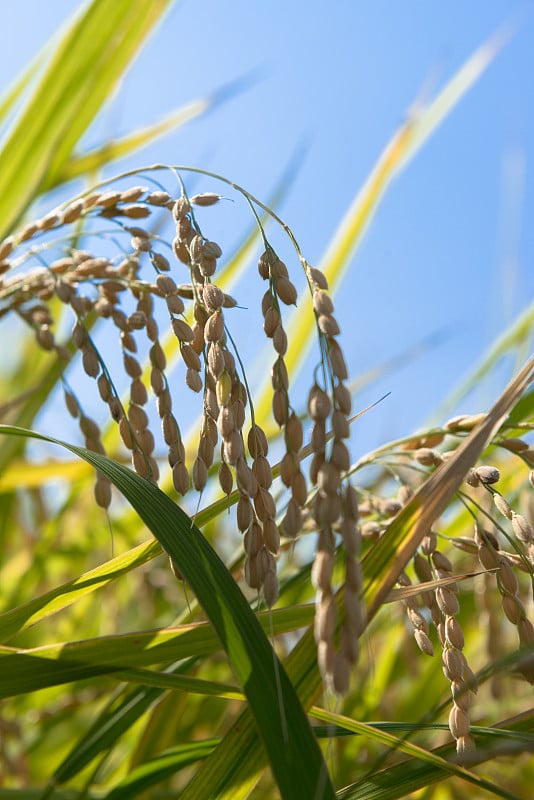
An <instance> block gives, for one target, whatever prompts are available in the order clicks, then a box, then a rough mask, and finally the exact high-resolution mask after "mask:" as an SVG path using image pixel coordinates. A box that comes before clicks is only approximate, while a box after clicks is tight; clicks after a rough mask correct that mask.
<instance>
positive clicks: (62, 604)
mask: <svg viewBox="0 0 534 800" xmlns="http://www.w3.org/2000/svg"><path fill="white" fill-rule="evenodd" d="M160 553H161V547H160V546H159V544H158V543H157V542H154V541H151V542H145V543H143V544H140V545H138V546H137V547H134V548H132V549H131V550H129V551H128V552H127V553H124V554H123V555H120V556H117V558H113V559H111V560H110V561H108V562H106V563H105V564H102V565H101V566H99V567H97V568H96V569H93V570H90V571H89V572H86V573H84V574H83V575H80V576H79V577H78V578H75V579H74V580H72V581H68V582H67V583H64V584H62V585H61V586H57V587H56V588H54V589H51V590H50V591H49V592H45V593H44V594H42V595H39V596H38V597H35V598H33V599H32V600H29V601H28V602H27V603H24V604H23V605H21V606H17V607H16V608H11V609H10V610H9V611H5V612H4V613H3V614H0V641H2V642H6V641H8V640H9V639H10V638H11V637H12V636H15V635H16V634H17V633H20V632H21V631H24V630H26V629H27V628H29V627H31V626H32V625H35V624H37V623H38V622H40V621H41V620H43V619H47V618H48V617H49V616H50V615H51V614H56V613H57V612H58V611H61V610H62V609H65V608H68V606H70V605H72V603H75V602H76V601H77V600H79V599H80V598H81V597H85V596H86V595H88V594H90V593H91V592H94V591H96V589H98V588H101V587H103V586H106V585H107V584H108V583H109V582H110V581H113V580H115V579H116V578H118V577H120V576H121V575H124V574H125V573H127V572H129V571H130V570H132V569H135V568H136V567H138V566H140V565H141V564H145V563H146V562H147V561H150V560H151V559H152V558H155V557H156V556H157V555H159V554H160Z"/></svg>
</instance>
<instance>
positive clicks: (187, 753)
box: [104, 739, 220, 800]
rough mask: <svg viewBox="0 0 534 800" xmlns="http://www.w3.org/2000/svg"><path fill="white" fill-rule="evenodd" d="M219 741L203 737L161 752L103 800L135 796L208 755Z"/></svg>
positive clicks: (133, 772)
mask: <svg viewBox="0 0 534 800" xmlns="http://www.w3.org/2000/svg"><path fill="white" fill-rule="evenodd" d="M219 741H220V740H219V739H204V740H203V741H202V742H191V743H190V744H182V745H179V746H178V747H174V748H172V750H168V751H166V752H165V753H162V754H161V755H159V756H157V758H154V759H152V760H150V761H148V762H146V763H145V764H143V765H142V766H140V767H137V768H136V769H134V770H133V771H132V772H130V774H129V775H128V777H127V778H125V779H124V780H122V781H121V782H120V783H119V784H118V785H117V786H115V787H114V788H113V789H112V790H111V791H110V792H108V794H106V795H104V800H129V798H130V797H137V795H139V794H140V793H141V792H142V791H144V790H146V789H148V788H149V787H150V786H154V785H155V784H157V783H159V782H160V781H162V780H164V779H165V778H167V777H169V776H170V775H174V774H175V773H176V772H178V771H179V770H181V769H183V768H184V767H187V766H189V765H190V764H196V763H197V761H200V760H201V759H204V758H206V757H207V756H209V755H210V753H212V752H213V749H214V747H216V746H217V744H218V743H219Z"/></svg>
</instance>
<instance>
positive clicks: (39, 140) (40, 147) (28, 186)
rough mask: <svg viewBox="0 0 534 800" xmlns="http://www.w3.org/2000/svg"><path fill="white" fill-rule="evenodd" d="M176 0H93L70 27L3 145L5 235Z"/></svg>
mask: <svg viewBox="0 0 534 800" xmlns="http://www.w3.org/2000/svg"><path fill="white" fill-rule="evenodd" d="M169 2H170V0H114V2H113V3H110V2H109V0H93V2H92V3H91V4H90V5H89V6H87V7H85V9H84V11H83V13H82V14H79V15H78V16H77V17H76V18H75V19H74V21H73V23H72V24H71V25H70V26H69V28H68V29H67V31H66V33H65V35H64V36H63V39H62V41H61V42H60V44H59V46H58V48H57V50H56V52H55V54H54V57H53V58H52V60H51V62H50V64H49V65H48V67H47V69H46V70H45V72H44V75H43V76H42V79H41V81H40V82H39V84H38V86H37V87H36V89H35V91H34V93H33V96H32V97H31V99H30V101H29V102H28V103H27V104H26V106H25V108H24V111H23V112H22V114H21V115H20V117H19V119H18V120H17V122H16V124H15V125H14V126H13V129H12V131H11V133H10V136H9V138H8V139H7V141H6V142H5V145H4V147H3V149H2V151H1V152H0V220H1V222H0V238H2V237H3V236H5V235H6V233H9V232H10V231H11V230H12V229H13V226H14V225H15V224H16V223H17V221H18V220H19V219H20V217H21V216H22V214H23V213H24V212H25V210H26V209H27V207H28V205H29V204H30V203H31V202H32V201H33V200H34V199H35V197H36V195H37V194H38V193H39V191H41V189H42V187H43V186H45V185H46V184H49V185H50V184H51V183H53V182H54V180H55V176H57V175H58V174H59V173H60V171H61V170H62V169H63V166H64V164H65V162H66V161H67V160H68V158H69V157H70V155H71V152H72V150H73V148H74V146H75V145H76V143H77V142H78V141H79V140H80V138H81V136H82V135H83V133H84V132H85V130H86V129H87V127H88V125H89V123H90V122H91V121H92V120H93V119H94V117H95V115H96V114H97V112H98V111H99V109H100V107H101V106H102V104H103V103H104V101H105V100H106V99H107V98H108V97H109V96H110V95H111V93H112V92H113V91H114V89H115V88H116V86H117V84H118V82H119V80H120V79H121V77H122V75H123V73H124V70H125V69H126V67H127V65H128V64H129V63H130V62H131V60H132V59H133V58H134V56H135V55H136V53H137V52H138V50H139V48H140V46H141V45H142V43H143V41H144V40H145V39H146V37H147V36H148V34H149V32H150V31H151V30H152V28H153V26H154V25H155V23H156V22H157V21H158V19H159V18H160V17H161V15H162V14H163V12H164V11H165V10H166V8H167V7H168V5H169Z"/></svg>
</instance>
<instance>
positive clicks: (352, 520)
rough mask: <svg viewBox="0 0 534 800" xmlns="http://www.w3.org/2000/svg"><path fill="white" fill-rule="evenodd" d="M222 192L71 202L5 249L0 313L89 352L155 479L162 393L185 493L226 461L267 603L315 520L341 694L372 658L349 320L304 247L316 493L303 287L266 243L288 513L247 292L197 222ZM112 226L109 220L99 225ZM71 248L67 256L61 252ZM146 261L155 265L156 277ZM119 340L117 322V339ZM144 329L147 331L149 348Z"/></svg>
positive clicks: (226, 488) (73, 409)
mask: <svg viewBox="0 0 534 800" xmlns="http://www.w3.org/2000/svg"><path fill="white" fill-rule="evenodd" d="M180 183H181V180H180ZM219 200H220V196H219V195H216V194H211V193H209V194H198V195H195V196H193V197H188V196H187V194H186V193H185V189H184V187H183V184H182V191H181V194H180V197H178V199H175V198H173V197H171V196H170V194H168V193H167V192H166V191H164V190H163V189H162V188H158V190H156V191H150V190H149V189H147V188H146V187H144V186H132V187H129V188H127V189H124V190H120V189H117V190H107V191H100V192H99V191H95V192H92V193H91V194H87V195H84V196H82V197H80V198H79V199H76V200H74V201H73V202H71V203H69V204H68V205H67V206H62V207H60V208H58V209H57V210H56V211H54V212H52V213H51V214H48V215H47V216H46V217H44V218H43V219H41V220H38V221H37V222H35V223H31V224H29V225H26V227H24V228H23V229H22V230H21V231H20V232H19V233H18V234H16V235H14V236H13V237H10V238H9V239H6V240H4V241H3V242H2V243H0V315H2V314H5V313H7V312H8V311H14V312H15V313H17V314H18V315H19V316H20V317H21V318H22V319H24V321H25V322H26V323H27V324H29V325H30V326H31V327H32V329H33V330H34V331H35V337H36V341H37V343H38V345H39V346H40V347H41V348H43V349H44V350H47V351H55V352H56V354H57V356H58V357H59V359H61V360H62V361H63V362H64V363H65V364H66V363H67V362H68V361H69V360H70V359H71V358H72V356H73V354H75V353H76V352H79V353H80V354H81V363H82V367H83V370H84V372H85V373H86V374H87V375H88V376H89V377H90V378H91V379H93V380H94V381H95V382H96V384H97V389H98V393H99V395H100V398H101V400H102V401H103V402H104V403H105V404H107V406H108V409H109V415H110V417H111V418H112V420H114V421H115V423H117V425H118V431H119V435H120V438H121V440H122V443H123V444H124V446H125V447H126V448H127V450H128V451H129V452H130V454H131V461H132V464H133V468H134V469H135V471H136V472H137V473H139V474H140V475H141V476H143V477H144V478H146V479H148V480H150V481H152V482H154V483H156V482H157V481H158V479H159V470H160V468H159V466H158V460H157V458H156V455H155V452H156V451H155V448H156V437H155V436H154V434H153V432H152V430H151V428H150V423H149V419H150V417H149V414H150V411H149V408H148V403H149V395H150V394H152V395H153V396H155V399H156V405H157V411H158V415H159V417H160V420H161V428H162V434H163V440H164V442H165V445H166V447H167V457H168V462H169V465H170V469H171V471H172V483H173V485H174V488H175V489H176V491H177V492H178V493H179V494H180V495H185V494H186V493H187V492H188V491H189V490H190V488H191V487H192V488H193V489H194V490H195V491H196V492H198V493H201V492H202V491H203V490H204V488H205V487H206V485H207V482H208V478H209V474H210V470H211V471H212V472H213V470H216V469H218V479H219V484H220V486H221V488H222V490H223V492H224V493H225V494H226V495H227V496H228V497H229V498H230V495H231V494H232V493H233V492H234V487H235V492H236V494H233V495H232V500H233V501H234V502H235V500H236V496H237V509H236V519H237V526H238V528H239V531H240V532H241V533H242V534H243V542H244V550H245V563H244V575H245V579H246V582H247V584H248V585H249V586H250V587H251V588H253V589H255V590H257V591H258V592H261V593H262V595H263V598H264V600H265V603H266V604H267V606H268V607H272V605H273V604H274V603H275V602H276V600H277V598H278V577H277V559H278V556H279V552H280V538H281V535H282V536H284V537H286V538H287V539H289V540H293V539H294V538H295V537H296V536H297V535H298V533H299V532H300V530H301V528H302V525H303V522H304V520H305V519H308V520H313V521H314V522H313V524H314V526H315V528H316V529H317V530H318V532H319V534H318V547H317V555H316V559H315V564H314V567H313V583H314V586H315V589H316V590H317V618H316V624H315V634H316V639H317V643H318V649H319V663H320V666H321V670H322V674H323V676H324V678H325V681H327V682H328V684H329V685H330V686H333V687H334V688H335V690H336V691H337V692H339V693H345V692H346V691H347V689H348V684H349V676H350V669H351V666H352V665H353V664H354V663H355V661H356V659H357V656H358V635H359V633H360V632H361V629H362V620H363V613H362V609H361V605H360V594H361V583H362V578H361V572H360V567H359V561H358V556H359V549H360V539H359V532H358V524H357V520H358V513H357V498H356V493H355V491H354V489H352V488H351V487H350V486H349V485H348V481H345V482H344V483H342V477H343V474H344V473H345V472H346V471H347V470H348V469H349V467H350V458H349V452H348V449H347V446H346V443H345V442H346V440H347V438H348V436H349V423H348V416H349V414H350V410H351V397H350V392H349V391H348V389H347V388H346V386H345V383H344V381H345V380H346V378H347V368H346V365H345V361H344V358H343V355H342V352H341V348H340V346H339V344H338V341H337V335H338V334H339V328H338V325H337V322H336V320H335V318H334V316H333V304H332V301H331V299H330V297H329V295H328V292H327V289H328V287H327V282H326V279H325V277H324V275H323V274H322V273H321V272H320V271H319V270H318V269H316V268H313V267H311V266H309V265H308V264H307V263H306V261H305V260H304V259H303V258H302V256H301V254H300V252H299V258H300V260H301V264H302V266H303V268H304V270H305V272H306V277H307V280H308V284H309V289H310V293H311V297H312V302H313V310H314V315H315V320H316V325H317V334H318V339H319V342H320V352H321V365H320V367H319V368H318V372H320V373H321V383H322V385H321V386H319V385H318V383H314V385H313V387H312V389H311V391H310V394H309V403H308V411H309V416H310V419H311V421H312V423H313V429H312V433H311V449H312V451H313V459H312V462H311V469H310V475H311V484H312V487H313V489H312V491H311V493H309V490H308V483H307V481H306V478H305V476H304V474H303V471H302V469H301V458H302V448H303V437H304V431H303V424H302V421H301V419H300V418H299V416H298V415H297V413H296V412H295V410H294V408H293V407H292V405H291V401H290V395H289V392H290V386H289V376H288V370H287V367H286V364H285V361H284V356H285V354H286V351H287V347H288V340H287V334H286V331H285V328H284V321H283V315H282V308H283V307H284V306H293V305H295V304H296V300H297V290H296V288H295V286H294V284H293V283H292V282H291V280H290V278H289V275H288V270H287V268H286V265H285V264H284V263H283V261H282V260H281V259H280V258H279V257H278V256H277V254H276V253H275V251H274V249H273V248H272V247H271V246H270V245H269V244H268V243H267V240H266V239H265V237H264V241H265V251H264V252H263V254H262V255H261V257H260V259H259V263H258V269H259V273H260V276H261V278H262V279H263V280H264V281H265V282H266V283H267V284H268V288H267V290H266V292H265V294H264V297H263V300H262V314H263V328H264V333H265V335H266V336H267V337H268V339H269V340H271V341H272V346H273V348H274V352H275V356H274V361H273V364H272V372H271V377H272V414H273V417H274V420H275V422H276V423H277V425H278V426H279V427H280V429H281V430H282V432H283V441H284V445H285V447H284V455H283V458H282V461H281V464H280V476H281V481H282V483H283V484H284V486H285V487H287V490H288V491H287V492H286V493H282V495H281V497H282V506H281V508H280V509H279V508H278V507H277V502H278V504H279V500H280V498H279V497H277V502H275V498H274V496H273V494H272V493H271V484H272V481H273V472H272V467H271V464H270V462H269V460H268V441H267V437H266V435H265V433H264V431H263V430H262V428H261V427H260V426H259V425H258V424H256V421H255V417H254V409H253V407H252V403H251V398H250V396H249V393H248V388H247V385H246V376H245V374H244V372H243V367H242V364H241V362H240V359H239V356H238V352H237V350H235V349H234V344H233V342H232V341H230V342H229V334H228V333H227V327H226V320H225V313H226V311H227V309H230V308H232V307H233V306H235V305H236V301H235V300H233V299H232V298H231V297H230V296H228V295H227V294H225V293H224V292H223V291H222V290H221V288H219V286H218V285H217V283H216V273H217V267H218V259H219V258H220V256H221V255H222V252H221V248H220V246H219V245H218V244H217V243H216V242H214V241H210V240H209V239H207V238H206V237H205V236H203V234H202V232H201V229H200V227H199V225H198V222H197V219H196V217H195V209H197V211H198V208H199V207H203V206H211V205H213V204H215V203H217V202H218V201H219ZM154 212H157V213H158V214H159V215H160V218H159V220H158V222H161V221H162V220H163V219H165V215H167V220H169V218H170V217H171V216H172V224H173V227H174V229H175V236H174V239H173V241H172V245H169V244H167V243H166V242H165V241H164V240H163V239H161V238H160V237H159V236H158V235H156V234H155V233H154V232H153V229H154V224H153V223H152V216H153V214H154ZM142 220H145V226H146V223H147V222H150V223H151V224H150V226H146V227H145V226H143V223H142V222H141V221H142ZM102 225H105V226H106V227H105V228H104V229H102V228H101V227H100V228H99V227H97V226H102ZM65 228H66V232H67V236H65V235H64V234H65ZM159 228H161V225H159ZM159 228H158V229H159ZM44 234H46V236H44ZM262 235H263V236H264V232H263V231H262ZM51 237H55V238H51ZM81 237H83V241H84V243H85V242H87V243H91V242H96V243H97V244H98V247H99V252H96V253H95V252H91V251H90V250H82V249H78V247H75V246H74V245H73V244H72V243H73V242H78V241H79V240H80V238H81ZM65 242H66V243H67V244H65ZM165 247H167V248H168V249H167V250H165ZM113 248H115V250H113ZM58 249H59V252H60V255H61V257H60V258H56V260H53V258H54V257H55V256H56V255H57V251H58ZM117 249H118V251H119V255H111V256H110V255H102V254H101V253H102V250H104V252H108V251H111V252H114V253H116V251H117ZM161 250H163V251H164V252H165V253H166V255H163V253H162V252H160V251H161ZM297 250H298V247H297ZM52 254H53V255H52ZM35 261H37V263H38V264H40V266H39V267H38V268H37V269H33V270H30V271H28V269H26V271H25V272H24V274H22V273H21V270H20V269H17V268H20V267H21V266H22V267H26V268H27V266H28V264H34V263H35ZM147 269H148V270H150V269H152V274H151V275H150V276H149V280H147V279H146V270H147ZM182 272H183V273H185V276H186V277H185V279H182V278H180V280H184V282H183V283H178V282H177V280H175V278H174V277H171V276H175V275H176V276H178V275H180V274H181V273H182ZM58 300H59V301H60V304H61V306H63V307H68V309H69V310H70V312H71V314H72V316H73V318H74V326H73V328H72V331H71V334H70V337H69V336H67V337H64V336H63V337H59V338H62V339H65V338H66V342H65V343H61V344H59V343H58V342H57V341H56V334H55V333H54V323H55V320H54V314H55V315H56V317H57V320H56V322H58V321H59V319H60V315H61V321H62V322H61V324H63V319H64V315H62V312H61V306H60V305H58V303H57V301H58ZM156 303H159V304H160V305H159V306H156ZM162 304H164V305H165V306H166V313H168V317H169V327H168V329H167V330H165V331H164V334H162V336H163V337H164V338H162V340H161V341H160V338H159V330H158V322H157V321H156V318H158V320H161V314H159V316H158V314H157V313H156V311H158V309H159V308H160V307H161V305H162ZM127 309H128V310H127ZM98 321H100V322H104V323H106V324H107V325H108V329H111V331H113V330H114V331H115V332H116V337H117V338H118V339H119V341H120V348H121V357H122V363H123V368H124V373H125V375H126V379H127V381H129V396H128V397H127V399H125V398H124V397H123V396H122V389H123V383H124V376H123V377H122V378H121V379H119V378H116V376H115V379H114V378H112V375H111V369H110V368H109V367H108V366H107V364H106V360H105V358H106V357H107V353H105V352H99V349H98V348H97V345H96V344H95V340H94V339H93V337H92V335H91V331H92V327H93V325H94V323H95V322H98ZM159 324H160V325H161V321H160V322H159ZM169 331H172V334H170V333H168V332H169ZM172 335H174V337H175V340H176V344H177V348H178V349H179V353H180V356H181V360H182V361H183V363H184V365H185V383H186V385H187V387H188V388H189V389H190V390H191V391H192V392H193V393H195V394H197V395H199V399H201V400H200V405H201V425H200V430H199V432H198V445H197V447H196V455H195V456H194V457H193V458H191V459H188V458H186V448H185V446H184V442H183V441H182V436H181V431H180V425H179V422H178V419H177V418H176V416H175V414H174V413H173V399H175V398H176V397H177V395H178V392H177V391H176V389H175V387H174V386H172V383H171V380H170V376H169V375H168V371H169V365H168V364H167V356H166V353H167V354H168V353H169V352H170V349H169V348H168V336H170V337H171V338H172ZM109 336H110V334H109V332H108V333H107V337H108V342H109V341H110V339H109ZM140 337H144V340H143V342H141V340H140ZM230 345H231V346H230ZM141 347H142V348H144V349H143V350H141ZM174 350H175V351H176V346H175V348H174ZM141 352H143V353H145V352H146V354H147V356H148V366H147V365H146V363H143V362H145V358H144V356H141V355H140V353H141ZM236 359H237V361H238V364H237V365H236ZM117 387H119V388H117ZM64 392H65V401H66V405H67V408H68V410H69V412H70V414H71V415H72V416H73V417H74V418H76V419H77V420H78V423H79V427H80V430H81V432H82V434H83V437H84V442H85V445H86V446H87V447H88V448H89V449H92V450H94V451H96V452H99V453H103V452H104V447H103V444H102V438H103V437H102V436H101V432H100V429H99V426H98V425H97V423H96V422H95V421H94V420H93V419H91V418H90V417H89V416H87V414H86V413H85V412H84V410H83V404H82V402H81V401H80V399H79V398H78V397H77V395H76V393H75V391H74V390H73V389H72V388H71V387H70V386H69V385H68V384H67V383H66V382H65V383H64ZM247 409H248V410H247ZM190 461H191V462H192V463H189V462H190ZM160 463H161V462H160ZM344 484H346V485H344ZM95 497H96V501H97V503H98V504H99V505H100V506H102V507H103V508H108V506H109V504H110V501H111V485H110V483H109V481H108V479H107V478H106V477H105V476H104V475H102V474H98V477H97V481H96V486H95ZM338 536H339V537H340V539H341V540H342V542H343V544H344V550H345V554H346V558H345V564H346V566H345V570H346V588H345V593H344V604H345V610H346V613H345V615H344V622H343V626H342V631H341V638H340V646H339V650H338V652H337V653H336V647H335V644H334V640H335V631H336V627H337V626H336V615H337V601H336V598H335V596H334V588H333V586H332V570H333V562H334V555H335V551H336V537H338Z"/></svg>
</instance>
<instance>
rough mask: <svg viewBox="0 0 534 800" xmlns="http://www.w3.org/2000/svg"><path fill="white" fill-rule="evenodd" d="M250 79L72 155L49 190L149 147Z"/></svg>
mask: <svg viewBox="0 0 534 800" xmlns="http://www.w3.org/2000/svg"><path fill="white" fill-rule="evenodd" d="M249 80H250V79H248V78H247V79H245V78H243V79H238V80H236V81H233V82H232V83H229V84H228V85H227V86H223V87H221V88H220V89H218V90H216V91H215V92H212V93H211V94H210V95H208V96H207V97H201V98H199V99H197V100H193V101H192V102H190V103H187V105H185V106H182V107H181V108H179V109H177V110H176V111H173V112H172V113H170V114H168V115H166V116H165V117H164V118H163V119H161V120H160V121H159V122H156V123H154V124H153V125H149V126H147V127H146V128H140V129H139V130H136V131H134V132H133V133H130V134H128V135H127V136H123V137H121V138H120V139H111V140H110V141H108V142H106V144H105V145H104V146H103V147H98V148H95V149H94V150H90V151H89V152H87V153H82V154H79V155H76V154H75V155H72V156H70V158H69V159H68V160H67V161H66V162H65V164H64V165H63V166H62V168H61V170H59V171H58V172H57V173H56V174H55V175H51V176H50V177H49V179H48V181H47V183H46V184H45V186H44V187H43V188H44V189H45V190H47V191H48V190H50V189H53V188H54V187H55V186H57V185H58V184H61V183H66V182H67V181H71V180H74V179H75V178H80V177H83V176H84V175H94V174H95V173H97V172H98V170H100V169H101V168H102V167H103V166H105V165H106V164H109V163H110V162H111V161H117V160H118V159H120V158H125V157H126V156H130V155H132V154H133V153H135V152H137V151H138V150H141V149H142V148H143V147H146V146H147V145H148V144H151V143H152V142H154V141H156V140H157V139H160V138H161V137H163V136H165V135H166V134H168V133H170V132H171V131H173V130H175V129H176V128H178V127H181V126H182V125H185V124H186V123H187V122H190V121H191V120H193V119H195V118H196V117H199V116H201V115H202V114H206V113H207V112H208V111H212V110H213V109H215V108H216V107H217V106H218V105H219V104H221V103H223V102H224V101H226V100H227V99H229V98H230V97H232V96H233V95H235V94H236V93H237V92H238V91H241V89H242V88H243V87H244V86H246V85H247V84H248V83H249Z"/></svg>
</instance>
